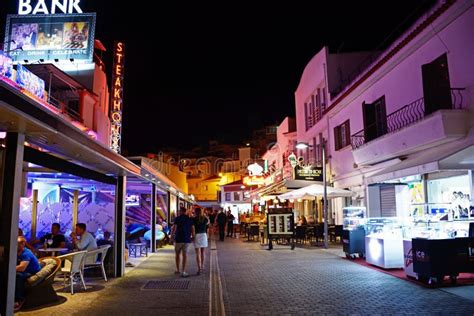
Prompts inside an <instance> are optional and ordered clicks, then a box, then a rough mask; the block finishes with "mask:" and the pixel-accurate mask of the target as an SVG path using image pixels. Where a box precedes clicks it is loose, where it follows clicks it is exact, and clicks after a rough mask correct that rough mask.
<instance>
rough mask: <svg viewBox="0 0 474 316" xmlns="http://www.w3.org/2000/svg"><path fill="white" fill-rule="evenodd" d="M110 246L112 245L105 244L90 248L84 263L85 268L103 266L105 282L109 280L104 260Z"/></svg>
mask: <svg viewBox="0 0 474 316" xmlns="http://www.w3.org/2000/svg"><path fill="white" fill-rule="evenodd" d="M110 247H111V246H110V245H103V246H101V247H100V248H99V249H95V250H89V251H88V252H87V255H86V259H85V264H84V269H92V268H101V269H102V276H103V277H104V280H105V282H107V275H106V274H105V268H104V260H105V256H106V255H107V251H108V250H109V248H110ZM99 254H100V258H99Z"/></svg>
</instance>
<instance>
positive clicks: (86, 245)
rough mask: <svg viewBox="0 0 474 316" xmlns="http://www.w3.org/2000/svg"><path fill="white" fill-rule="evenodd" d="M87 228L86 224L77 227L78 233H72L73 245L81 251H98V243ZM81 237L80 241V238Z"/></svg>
mask: <svg viewBox="0 0 474 316" xmlns="http://www.w3.org/2000/svg"><path fill="white" fill-rule="evenodd" d="M86 229H87V227H86V224H84V223H79V224H77V225H76V231H75V232H72V233H71V237H72V243H73V244H74V248H76V249H79V250H94V249H97V243H96V241H95V238H94V236H92V234H91V233H89V232H88V231H86ZM78 236H79V237H80V239H79V238H78Z"/></svg>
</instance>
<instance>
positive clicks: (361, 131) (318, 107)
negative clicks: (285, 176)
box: [295, 0, 474, 224]
mask: <svg viewBox="0 0 474 316" xmlns="http://www.w3.org/2000/svg"><path fill="white" fill-rule="evenodd" d="M472 38H474V7H473V2H472V1H468V0H463V1H455V2H446V3H444V2H438V3H436V4H435V5H434V6H433V7H432V8H431V9H430V11H428V12H426V14H424V15H423V17H422V18H420V19H419V20H418V21H417V22H416V23H415V24H414V25H413V26H412V27H411V28H410V29H408V30H407V31H406V32H405V33H404V34H403V35H401V36H400V37H399V38H398V39H397V40H396V41H395V42H394V43H392V45H390V46H389V47H388V48H387V49H386V50H384V51H383V52H379V53H377V54H376V55H368V54H366V53H359V54H342V55H341V54H333V55H331V54H329V53H328V51H327V49H326V48H324V49H323V50H321V51H320V52H319V53H318V54H316V55H315V56H314V58H313V59H312V60H311V61H310V62H309V63H308V65H307V67H306V69H305V70H304V72H303V75H302V78H301V82H300V85H299V87H298V89H297V91H296V93H295V101H296V120H297V130H298V132H297V139H298V141H299V142H306V143H308V144H310V145H311V147H310V148H309V149H308V150H306V151H305V152H301V153H300V154H301V155H302V156H304V157H305V159H308V160H311V159H314V160H315V161H316V162H318V161H320V160H321V149H320V148H321V144H322V143H323V142H322V141H321V140H322V139H324V140H325V141H326V143H327V145H326V158H327V170H328V172H327V177H328V179H329V181H330V183H332V184H333V185H334V186H335V187H339V188H346V189H351V190H352V191H354V192H356V195H355V196H354V197H353V198H352V200H351V201H349V200H344V201H343V200H342V199H336V200H335V201H334V202H333V204H332V205H331V206H332V209H333V216H334V218H333V220H335V222H336V224H337V222H339V221H340V220H341V218H342V214H341V213H342V212H340V211H339V210H341V209H342V207H343V206H345V205H348V204H352V205H363V206H367V207H368V213H369V216H408V215H413V214H414V212H415V213H416V212H422V211H424V212H432V213H433V212H439V211H441V212H444V211H446V209H448V208H449V207H450V206H449V204H450V203H451V202H452V199H453V198H454V197H453V196H456V198H459V196H461V194H459V192H461V193H462V199H464V200H465V201H464V202H466V200H467V204H469V201H468V200H469V199H471V205H473V200H472V197H473V195H474V189H473V186H474V185H473V183H474V180H473V177H472V170H474V129H473V127H474V118H473V111H474V105H473V100H474V62H473V59H472V56H474V41H472ZM367 57H369V58H372V59H367ZM374 57H375V58H374ZM364 58H365V59H364ZM367 60H369V61H370V65H369V66H368V67H365V70H364V71H362V72H361V73H360V74H359V75H358V76H357V77H355V78H354V79H353V80H352V81H351V82H350V83H349V84H345V85H344V84H343V85H340V83H341V82H342V83H344V76H341V69H342V73H343V72H344V69H346V70H347V71H348V72H350V71H351V69H355V68H356V65H358V64H360V62H361V61H362V62H364V61H367ZM341 88H342V89H341ZM459 199H461V198H459ZM464 202H463V203H464ZM456 203H457V202H456ZM451 204H453V203H451ZM467 211H468V212H469V205H467ZM458 215H459V214H458ZM473 215H474V214H473ZM459 216H461V215H459Z"/></svg>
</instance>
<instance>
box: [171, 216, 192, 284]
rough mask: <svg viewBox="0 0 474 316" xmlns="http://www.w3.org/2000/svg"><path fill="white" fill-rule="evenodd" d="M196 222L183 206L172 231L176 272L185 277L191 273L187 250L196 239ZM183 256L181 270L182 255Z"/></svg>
mask: <svg viewBox="0 0 474 316" xmlns="http://www.w3.org/2000/svg"><path fill="white" fill-rule="evenodd" d="M194 234H195V232H194V223H193V219H192V218H190V217H189V216H188V215H186V208H184V207H181V208H180V209H179V216H178V217H176V219H175V220H174V225H173V231H172V233H171V236H172V238H173V239H174V250H175V253H176V271H175V274H181V276H182V277H183V278H185V277H188V276H189V274H188V273H187V272H186V264H187V260H188V257H187V252H188V249H189V245H190V244H191V241H192V239H194ZM181 255H182V256H183V260H182V264H181V267H182V268H181V270H180V269H179V267H180V257H181Z"/></svg>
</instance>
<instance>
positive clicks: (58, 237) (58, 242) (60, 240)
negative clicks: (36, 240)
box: [40, 223, 66, 248]
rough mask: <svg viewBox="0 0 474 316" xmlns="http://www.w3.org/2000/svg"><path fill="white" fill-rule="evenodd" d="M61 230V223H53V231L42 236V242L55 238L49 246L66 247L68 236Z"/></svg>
mask: <svg viewBox="0 0 474 316" xmlns="http://www.w3.org/2000/svg"><path fill="white" fill-rule="evenodd" d="M60 232H61V225H59V223H53V225H51V233H49V234H46V235H44V236H43V237H41V239H40V241H41V243H43V244H44V243H45V242H47V241H48V240H49V239H52V240H53V243H52V244H51V245H48V247H49V248H66V238H64V235H63V234H61V233H60Z"/></svg>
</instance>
